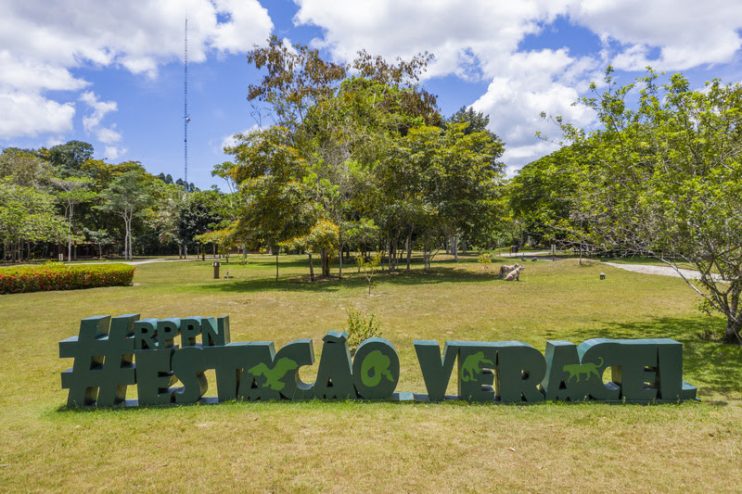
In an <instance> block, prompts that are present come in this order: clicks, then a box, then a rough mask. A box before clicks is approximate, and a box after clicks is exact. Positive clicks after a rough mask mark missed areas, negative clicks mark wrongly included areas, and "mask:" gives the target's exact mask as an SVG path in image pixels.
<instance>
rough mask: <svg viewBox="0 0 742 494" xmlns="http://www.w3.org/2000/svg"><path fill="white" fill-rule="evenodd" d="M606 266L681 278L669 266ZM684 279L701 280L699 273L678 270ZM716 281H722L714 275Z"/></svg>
mask: <svg viewBox="0 0 742 494" xmlns="http://www.w3.org/2000/svg"><path fill="white" fill-rule="evenodd" d="M603 264H607V265H608V266H612V267H614V268H618V269H623V270H625V271H632V272H634V273H642V274H655V275H659V276H673V277H675V278H681V276H680V274H679V273H678V272H677V271H675V269H673V268H671V267H670V266H652V265H651V264H619V263H616V262H604V263H603ZM679 271H680V272H681V273H682V274H683V276H685V278H687V279H689V280H698V279H701V273H699V272H698V271H693V270H692V269H680V270H679ZM714 279H715V280H716V281H722V280H721V276H719V275H714Z"/></svg>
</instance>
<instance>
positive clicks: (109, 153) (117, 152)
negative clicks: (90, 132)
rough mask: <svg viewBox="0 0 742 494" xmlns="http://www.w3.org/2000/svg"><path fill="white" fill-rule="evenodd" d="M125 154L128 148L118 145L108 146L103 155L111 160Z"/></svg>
mask: <svg viewBox="0 0 742 494" xmlns="http://www.w3.org/2000/svg"><path fill="white" fill-rule="evenodd" d="M124 154H126V149H125V148H121V147H117V146H106V147H105V149H104V151H103V157H104V158H105V159H107V160H109V161H116V160H117V159H119V158H120V157H121V156H122V155H124Z"/></svg>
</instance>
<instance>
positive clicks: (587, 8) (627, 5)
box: [568, 0, 742, 70]
mask: <svg viewBox="0 0 742 494" xmlns="http://www.w3.org/2000/svg"><path fill="white" fill-rule="evenodd" d="M568 12H569V15H570V17H571V18H572V19H573V20H574V21H576V22H578V23H580V24H582V25H585V26H586V27H588V28H590V29H591V30H592V31H594V32H595V33H596V34H598V35H600V36H601V37H602V38H603V39H604V40H605V41H610V40H615V41H617V42H619V43H621V44H623V45H625V46H624V47H623V49H622V50H621V51H620V52H619V53H618V54H617V55H616V56H615V58H614V60H613V63H614V65H615V66H616V68H619V69H626V70H643V69H644V67H646V66H647V65H652V66H653V67H654V68H656V69H659V70H685V69H689V68H692V67H696V66H699V65H705V64H718V63H726V62H730V61H732V59H733V57H734V54H735V53H736V52H737V50H739V49H740V47H742V37H741V36H740V34H739V32H738V31H739V29H741V28H742V3H741V2H738V1H730V0H704V1H698V0H651V1H647V0H622V1H620V2H616V1H614V0H590V1H587V0H586V1H581V2H573V3H572V4H571V5H570V6H569V8H568ZM652 48H654V49H657V50H659V53H658V55H657V56H656V57H650V56H649V54H650V51H651V49H652Z"/></svg>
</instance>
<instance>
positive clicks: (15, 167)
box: [0, 148, 54, 188]
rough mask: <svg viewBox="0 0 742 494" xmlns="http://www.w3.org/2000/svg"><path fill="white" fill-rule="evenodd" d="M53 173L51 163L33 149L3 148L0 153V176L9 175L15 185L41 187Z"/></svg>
mask: <svg viewBox="0 0 742 494" xmlns="http://www.w3.org/2000/svg"><path fill="white" fill-rule="evenodd" d="M53 173H54V170H53V169H52V167H51V165H50V164H49V163H48V162H47V161H45V160H44V159H42V158H40V157H39V156H38V153H35V152H34V151H30V150H24V149H18V148H5V149H3V151H2V153H0V177H10V179H11V180H12V181H13V183H15V184H17V185H23V186H28V187H37V188H39V187H43V186H46V185H47V184H48V183H49V179H50V177H52V176H53Z"/></svg>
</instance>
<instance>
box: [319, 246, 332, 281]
mask: <svg viewBox="0 0 742 494" xmlns="http://www.w3.org/2000/svg"><path fill="white" fill-rule="evenodd" d="M320 260H321V262H322V276H323V277H328V276H330V253H329V252H328V251H327V249H322V250H320Z"/></svg>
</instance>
